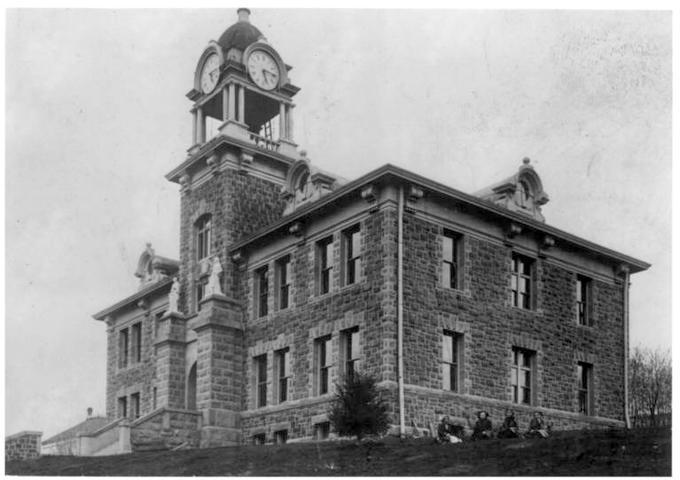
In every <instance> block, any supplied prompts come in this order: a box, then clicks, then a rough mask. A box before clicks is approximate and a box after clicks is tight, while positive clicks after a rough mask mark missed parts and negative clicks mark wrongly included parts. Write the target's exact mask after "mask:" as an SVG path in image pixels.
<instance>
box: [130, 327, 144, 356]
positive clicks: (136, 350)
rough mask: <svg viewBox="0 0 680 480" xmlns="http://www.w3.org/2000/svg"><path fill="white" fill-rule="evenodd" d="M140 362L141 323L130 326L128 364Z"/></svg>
mask: <svg viewBox="0 0 680 480" xmlns="http://www.w3.org/2000/svg"><path fill="white" fill-rule="evenodd" d="M141 362H142V322H137V323H134V324H132V325H131V326H130V363H131V364H132V365H136V364H138V363H141Z"/></svg>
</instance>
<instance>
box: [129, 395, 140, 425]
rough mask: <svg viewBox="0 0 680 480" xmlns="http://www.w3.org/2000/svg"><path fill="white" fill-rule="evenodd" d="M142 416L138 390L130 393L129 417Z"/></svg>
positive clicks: (134, 418)
mask: <svg viewBox="0 0 680 480" xmlns="http://www.w3.org/2000/svg"><path fill="white" fill-rule="evenodd" d="M141 416H142V398H141V395H140V393H139V392H135V393H131V394H130V419H131V420H136V419H138V418H139V417H141Z"/></svg>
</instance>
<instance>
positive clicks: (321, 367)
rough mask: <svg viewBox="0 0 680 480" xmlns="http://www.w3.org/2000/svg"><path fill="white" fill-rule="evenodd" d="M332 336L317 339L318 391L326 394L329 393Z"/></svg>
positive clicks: (320, 393) (319, 393) (318, 393)
mask: <svg viewBox="0 0 680 480" xmlns="http://www.w3.org/2000/svg"><path fill="white" fill-rule="evenodd" d="M330 346H331V337H330V335H329V336H326V337H322V338H318V339H317V340H316V341H315V347H316V348H315V352H316V369H315V370H316V379H317V381H316V385H317V388H316V393H317V395H324V394H326V393H328V387H329V380H330V379H329V370H330V365H331V348H330Z"/></svg>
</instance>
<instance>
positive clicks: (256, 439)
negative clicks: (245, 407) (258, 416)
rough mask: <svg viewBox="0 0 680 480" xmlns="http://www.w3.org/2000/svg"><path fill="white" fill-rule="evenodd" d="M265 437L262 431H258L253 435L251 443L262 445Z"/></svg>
mask: <svg viewBox="0 0 680 480" xmlns="http://www.w3.org/2000/svg"><path fill="white" fill-rule="evenodd" d="M265 439H266V437H265V435H264V433H258V434H257V435H253V445H264V443H265Z"/></svg>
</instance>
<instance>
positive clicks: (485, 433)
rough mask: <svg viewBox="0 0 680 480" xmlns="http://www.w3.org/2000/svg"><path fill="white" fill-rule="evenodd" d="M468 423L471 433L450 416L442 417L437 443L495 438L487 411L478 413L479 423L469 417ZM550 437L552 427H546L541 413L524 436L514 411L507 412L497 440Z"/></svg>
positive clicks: (535, 415) (536, 416)
mask: <svg viewBox="0 0 680 480" xmlns="http://www.w3.org/2000/svg"><path fill="white" fill-rule="evenodd" d="M467 422H468V424H469V427H470V428H471V430H472V431H471V432H470V433H469V435H468V433H467V432H466V426H465V425H461V424H460V423H458V424H455V423H452V422H451V420H450V419H449V416H448V415H444V416H443V417H442V420H441V422H440V423H439V426H438V427H437V442H439V443H460V442H462V441H463V440H464V439H465V438H466V437H469V440H486V439H489V438H493V437H494V431H493V427H492V425H491V420H490V419H489V414H488V412H486V411H485V410H481V411H479V412H477V421H476V422H474V424H473V423H472V420H471V419H470V418H469V417H468V418H467ZM549 435H550V425H546V423H545V421H544V420H543V414H542V413H541V412H535V413H534V416H533V418H532V419H531V421H530V422H529V430H528V431H527V432H526V433H525V434H522V433H521V432H520V430H519V426H518V425H517V420H515V412H513V411H512V410H509V411H506V412H505V420H503V424H502V425H501V427H500V429H499V430H498V433H497V434H496V437H497V438H523V437H528V438H532V437H533V438H547V437H548V436H549Z"/></svg>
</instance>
